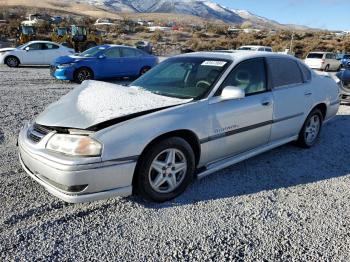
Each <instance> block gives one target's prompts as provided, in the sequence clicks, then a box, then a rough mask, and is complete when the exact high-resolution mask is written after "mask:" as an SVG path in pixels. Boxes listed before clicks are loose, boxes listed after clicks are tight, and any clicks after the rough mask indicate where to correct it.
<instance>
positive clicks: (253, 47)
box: [237, 45, 272, 52]
mask: <svg viewBox="0 0 350 262" xmlns="http://www.w3.org/2000/svg"><path fill="white" fill-rule="evenodd" d="M237 50H244V51H263V52H272V47H270V46H260V45H244V46H241V47H240V48H238V49H237Z"/></svg>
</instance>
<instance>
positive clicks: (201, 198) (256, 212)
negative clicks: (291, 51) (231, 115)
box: [0, 66, 350, 261]
mask: <svg viewBox="0 0 350 262" xmlns="http://www.w3.org/2000/svg"><path fill="white" fill-rule="evenodd" d="M75 86H76V85H75V84H72V83H68V82H60V81H56V80H53V79H52V78H51V77H50V76H49V70H48V69H47V68H40V67H24V68H17V69H10V68H7V67H4V66H0V121H1V122H0V152H1V158H0V203H1V205H0V260H1V261H8V260H37V259H44V260H49V261H52V260H69V259H71V260H73V261H83V260H87V259H89V260H93V259H96V260H123V261H129V260H133V261H139V260H159V261H170V260H176V259H181V260H199V261H203V260H210V259H213V260H217V261H222V260H224V259H225V258H226V259H230V260H233V259H244V260H263V259H266V260H283V261H288V260H306V261H319V260H345V261H349V260H350V255H349V254H350V252H349V251H350V232H349V228H350V204H349V203H350V160H349V156H350V146H349V145H350V135H349V131H350V105H342V106H341V108H340V111H339V113H338V116H337V117H336V118H335V119H333V120H332V121H331V122H330V123H328V124H327V125H325V126H324V129H323V132H322V134H321V138H320V141H319V143H318V144H317V145H316V146H315V147H314V148H312V149H310V150H303V149H300V148H298V147H295V146H294V145H293V144H289V145H286V146H283V147H280V148H278V149H275V150H272V151H270V152H267V153H265V154H262V155H260V156H257V157H254V158H252V159H249V160H247V161H244V162H242V163H239V164H237V165H234V166H232V167H230V168H227V169H225V170H222V171H219V172H217V173H215V174H213V175H211V176H209V177H207V178H205V179H203V180H200V181H195V182H194V183H193V184H192V185H191V186H190V187H189V189H188V190H186V192H185V193H184V194H183V195H181V196H180V197H178V198H177V199H175V200H173V201H171V202H167V203H164V204H154V203H149V202H146V201H144V200H142V199H140V198H139V197H137V196H133V197H128V198H112V199H109V200H104V201H98V202H93V203H85V204H67V203H64V202H62V201H60V200H58V199H57V198H55V197H54V196H52V195H50V194H49V193H47V192H46V191H45V190H44V188H43V187H41V186H40V185H39V184H38V183H36V182H34V181H33V180H32V179H31V178H29V177H28V176H27V175H26V174H25V172H24V171H23V170H22V168H21V167H20V164H19V162H18V158H17V148H16V139H17V134H18V132H19V129H20V127H21V126H22V124H23V122H24V121H27V120H31V119H33V118H34V117H35V116H36V115H37V114H38V113H40V112H41V111H42V110H43V109H44V108H45V107H46V106H47V105H48V104H50V103H51V102H53V101H55V100H57V99H58V98H59V97H61V96H62V95H64V94H66V93H67V92H68V91H69V90H71V89H72V88H74V87H75Z"/></svg>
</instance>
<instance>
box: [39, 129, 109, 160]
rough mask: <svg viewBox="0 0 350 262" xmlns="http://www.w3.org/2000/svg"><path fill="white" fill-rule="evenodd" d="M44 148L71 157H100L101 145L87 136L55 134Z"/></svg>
mask: <svg viewBox="0 0 350 262" xmlns="http://www.w3.org/2000/svg"><path fill="white" fill-rule="evenodd" d="M46 148H47V149H49V150H53V151H56V152H60V153H63V154H66V155H72V156H100V155H101V152H102V145H101V144H100V143H99V142H97V141H96V140H94V139H93V138H91V137H89V136H82V135H68V134H55V135H53V136H52V137H51V138H50V140H49V141H48V143H47V145H46Z"/></svg>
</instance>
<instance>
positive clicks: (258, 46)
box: [240, 45, 271, 48]
mask: <svg viewBox="0 0 350 262" xmlns="http://www.w3.org/2000/svg"><path fill="white" fill-rule="evenodd" d="M240 47H256V48H260V47H264V48H271V46H266V45H242V46H240Z"/></svg>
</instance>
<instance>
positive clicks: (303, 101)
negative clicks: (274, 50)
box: [267, 57, 313, 142]
mask: <svg viewBox="0 0 350 262" xmlns="http://www.w3.org/2000/svg"><path fill="white" fill-rule="evenodd" d="M267 62H268V65H269V72H270V77H271V82H272V86H273V100H274V108H273V124H272V129H271V141H272V142H273V141H276V140H279V139H284V138H289V137H292V136H295V135H298V133H299V131H300V129H301V127H302V125H303V122H304V120H305V118H306V114H307V113H308V112H309V110H311V107H312V105H313V100H312V92H313V90H312V87H311V81H310V80H311V76H310V75H309V76H308V77H306V76H304V74H303V73H302V69H301V67H300V64H299V62H297V61H296V60H294V59H291V58H287V57H286V58H268V59H267ZM304 70H306V72H307V71H308V69H307V68H304Z"/></svg>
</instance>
